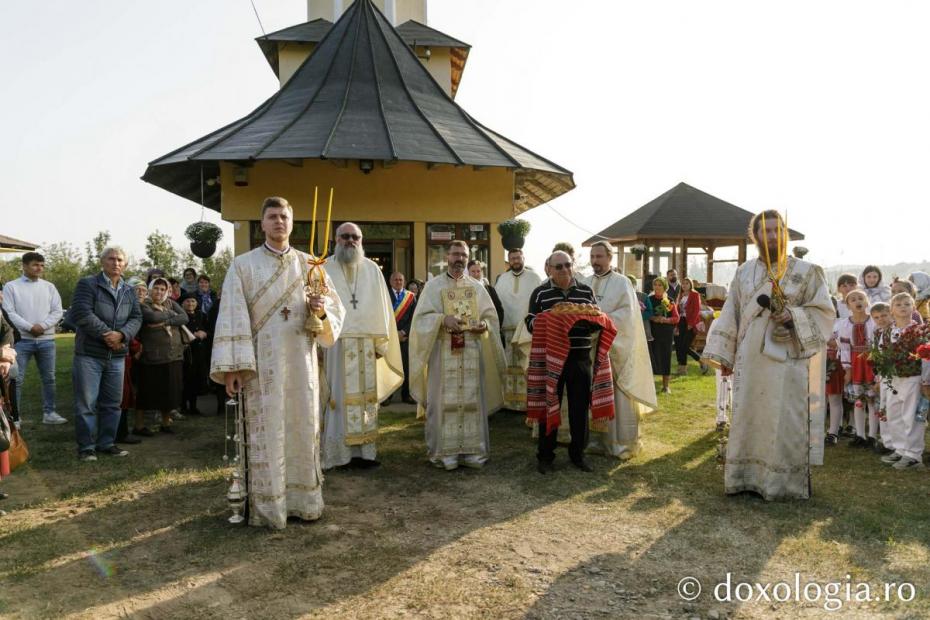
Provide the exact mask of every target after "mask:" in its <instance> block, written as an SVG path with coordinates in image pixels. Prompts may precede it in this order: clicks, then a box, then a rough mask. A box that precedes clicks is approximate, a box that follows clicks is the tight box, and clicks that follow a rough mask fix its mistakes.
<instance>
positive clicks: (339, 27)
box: [142, 0, 575, 213]
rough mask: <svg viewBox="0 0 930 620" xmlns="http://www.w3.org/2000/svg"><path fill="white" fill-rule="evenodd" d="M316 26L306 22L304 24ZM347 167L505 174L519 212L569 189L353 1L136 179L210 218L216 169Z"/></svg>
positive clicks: (563, 175) (379, 17)
mask: <svg viewBox="0 0 930 620" xmlns="http://www.w3.org/2000/svg"><path fill="white" fill-rule="evenodd" d="M310 23H313V22H310ZM295 159H338V160H341V159H349V160H383V161H416V162H425V163H429V164H451V165H455V166H463V165H466V166H474V167H476V168H481V167H502V168H508V169H511V170H513V171H514V173H515V176H516V178H515V188H514V189H515V192H514V208H515V211H516V212H517V213H520V212H522V211H525V210H527V209H530V208H533V207H535V206H538V205H540V204H542V203H544V202H547V201H549V200H552V199H553V198H556V197H557V196H560V195H561V194H564V193H565V192H567V191H570V190H571V189H573V188H574V187H575V183H574V179H573V176H572V173H571V172H570V171H569V170H566V169H565V168H562V167H561V166H558V165H557V164H555V163H553V162H551V161H549V160H547V159H544V158H543V157H540V156H539V155H536V154H535V153H533V152H532V151H530V150H528V149H526V148H523V147H522V146H520V145H519V144H517V143H515V142H513V141H511V140H508V139H507V138H505V137H503V136H501V135H500V134H497V133H495V132H494V131H492V130H490V129H488V128H487V127H485V126H483V125H481V124H480V123H478V122H477V121H475V120H474V119H473V118H471V117H470V116H469V115H468V114H467V113H466V112H465V111H464V110H463V109H462V108H460V107H459V106H458V105H457V104H456V103H455V102H454V101H452V99H451V98H450V97H449V96H448V95H447V94H446V92H445V91H444V90H443V89H442V87H440V86H439V84H437V83H436V81H435V80H434V79H433V77H432V75H430V73H429V72H428V71H427V70H426V68H424V67H423V65H422V64H421V63H420V61H419V59H418V58H417V57H416V56H415V55H414V53H413V52H412V51H411V49H410V47H409V46H408V44H407V43H406V42H405V41H404V39H403V38H402V37H401V35H400V34H399V33H398V31H397V30H396V29H395V28H394V27H393V26H392V25H391V24H390V22H389V21H388V20H387V19H386V18H385V17H384V15H383V14H382V13H381V12H380V11H379V10H378V9H377V8H376V7H374V6H373V4H372V2H371V0H356V2H355V3H354V4H352V6H351V7H349V9H348V10H346V12H345V13H344V14H343V16H342V17H341V18H340V19H339V20H338V21H337V22H336V23H335V24H334V25H333V26H332V27H331V28H330V29H329V31H328V32H327V33H326V34H325V35H324V36H323V37H322V40H321V41H320V42H319V45H318V46H317V48H316V50H315V51H314V53H313V54H312V55H311V56H310V57H309V58H308V59H307V61H306V62H304V63H303V64H302V65H301V66H300V68H299V69H298V70H297V71H296V73H295V74H294V75H293V77H291V79H290V80H289V81H288V82H287V83H286V84H284V86H282V87H281V89H280V90H279V91H278V92H277V93H276V94H275V95H274V96H272V97H271V98H270V99H268V100H267V101H265V102H264V103H263V104H262V105H260V106H259V107H258V108H257V109H256V110H254V111H253V112H252V113H250V114H248V115H247V116H245V117H243V118H241V119H239V120H237V121H235V122H233V123H231V124H229V125H227V126H225V127H222V128H220V129H218V130H216V131H214V132H213V133H211V134H208V135H206V136H204V137H203V138H200V139H199V140H195V141H194V142H191V143H190V144H188V145H186V146H183V147H181V148H179V149H177V150H175V151H172V152H171V153H168V154H167V155H165V156H163V157H160V158H158V159H156V160H155V161H153V162H151V163H150V164H149V166H148V169H147V170H146V172H145V175H144V176H143V177H142V178H143V180H145V181H147V182H149V183H152V184H154V185H157V186H159V187H161V188H163V189H166V190H168V191H170V192H173V193H175V194H178V195H179V196H183V197H185V198H188V199H190V200H193V201H195V202H197V203H200V202H201V196H202V197H203V202H204V204H205V205H206V206H207V207H209V208H211V209H215V210H219V208H220V190H219V187H218V186H217V185H212V186H209V187H207V186H203V185H202V182H201V180H202V179H203V178H213V177H215V176H216V175H217V174H218V171H219V162H220V161H233V162H240V163H248V162H254V161H260V160H295Z"/></svg>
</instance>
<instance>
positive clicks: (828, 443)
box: [823, 433, 839, 446]
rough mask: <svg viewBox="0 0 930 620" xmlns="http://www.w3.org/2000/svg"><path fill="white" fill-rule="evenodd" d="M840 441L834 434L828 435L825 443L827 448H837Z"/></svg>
mask: <svg viewBox="0 0 930 620" xmlns="http://www.w3.org/2000/svg"><path fill="white" fill-rule="evenodd" d="M838 441H839V439H837V436H836V435H834V434H833V433H827V436H826V437H825V438H824V440H823V443H824V445H825V446H835V445H836V444H837V442H838Z"/></svg>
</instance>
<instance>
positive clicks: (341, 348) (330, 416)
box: [323, 222, 404, 469]
mask: <svg viewBox="0 0 930 620" xmlns="http://www.w3.org/2000/svg"><path fill="white" fill-rule="evenodd" d="M334 258H335V260H331V261H329V263H327V267H329V269H328V271H327V273H328V274H329V277H330V278H331V279H332V281H333V286H334V287H335V289H336V292H337V293H338V294H339V298H340V299H342V302H343V304H345V318H344V320H343V322H342V332H341V334H340V336H339V340H337V341H336V344H335V345H334V346H332V347H331V348H329V349H327V350H326V362H325V366H326V382H327V385H328V387H329V398H327V399H325V400H324V407H323V408H324V413H323V469H330V468H333V467H339V466H343V465H351V466H352V467H359V468H363V469H364V468H370V467H377V466H378V465H379V463H378V460H377V443H376V442H377V439H378V409H379V408H380V406H381V402H382V401H385V400H387V399H388V398H390V396H391V394H393V393H394V392H395V391H396V390H397V389H398V388H399V387H400V386H401V385H402V384H403V382H404V368H403V361H402V359H401V356H400V340H399V339H398V337H397V323H396V322H395V321H394V309H393V305H392V304H391V300H390V297H389V296H388V290H387V284H385V282H384V275H383V274H382V273H381V269H380V268H379V267H378V265H377V264H375V262H374V261H372V260H370V259H368V258H365V251H364V247H363V242H362V230H361V229H360V228H359V227H358V226H357V225H356V224H353V223H352V222H346V223H344V224H342V225H341V226H339V228H337V229H336V252H335V256H334Z"/></svg>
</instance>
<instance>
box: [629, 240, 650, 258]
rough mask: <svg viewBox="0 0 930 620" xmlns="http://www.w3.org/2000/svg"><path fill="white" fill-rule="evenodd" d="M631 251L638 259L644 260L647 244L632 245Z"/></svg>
mask: <svg viewBox="0 0 930 620" xmlns="http://www.w3.org/2000/svg"><path fill="white" fill-rule="evenodd" d="M630 253H631V254H633V256H635V257H636V260H643V255H644V254H645V253H646V246H645V245H643V244H641V243H640V244H637V245H634V246H631V247H630Z"/></svg>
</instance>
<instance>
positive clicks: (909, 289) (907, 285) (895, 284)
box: [891, 277, 924, 323]
mask: <svg viewBox="0 0 930 620" xmlns="http://www.w3.org/2000/svg"><path fill="white" fill-rule="evenodd" d="M898 293H907V294H908V295H910V296H911V297H913V298H914V312H912V313H911V319H913V320H914V321H915V322H917V323H923V322H924V317H923V315H921V314H920V312H919V311H918V310H917V287H916V286H914V283H913V282H911V281H910V280H902V279H900V278H897V277H896V278H895V279H894V280H893V281H892V282H891V296H892V297H894V296H895V295H897V294H898Z"/></svg>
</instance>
